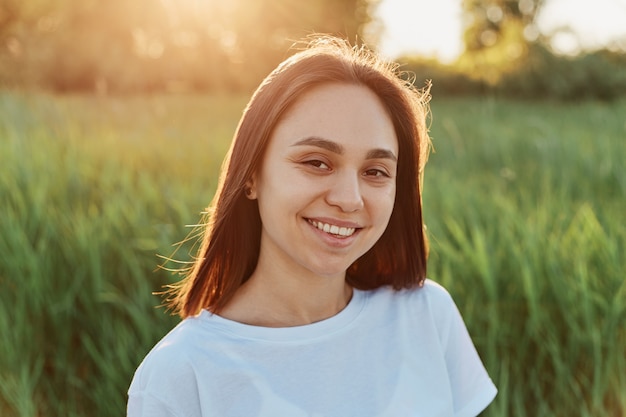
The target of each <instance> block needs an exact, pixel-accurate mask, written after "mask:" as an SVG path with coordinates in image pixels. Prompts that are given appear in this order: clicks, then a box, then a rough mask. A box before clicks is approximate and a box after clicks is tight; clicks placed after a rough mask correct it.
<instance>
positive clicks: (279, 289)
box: [219, 265, 352, 327]
mask: <svg viewBox="0 0 626 417" xmlns="http://www.w3.org/2000/svg"><path fill="white" fill-rule="evenodd" d="M351 298H352V288H351V287H350V286H349V285H348V284H347V283H346V282H345V274H344V275H341V276H335V277H320V276H315V275H312V274H301V275H293V274H290V275H286V274H285V271H282V273H280V272H279V271H275V270H274V271H272V270H271V269H269V270H266V269H264V268H263V267H262V265H258V267H257V269H256V270H255V272H254V273H253V274H252V276H251V277H250V278H249V279H248V280H247V281H246V282H245V283H244V284H243V285H242V286H241V287H240V288H239V290H238V291H237V293H235V296H234V297H233V299H232V300H231V301H230V302H229V303H228V304H227V305H226V307H224V309H223V310H222V311H220V312H219V315H220V316H222V317H224V318H226V319H229V320H234V321H237V322H240V323H244V324H250V325H254V326H262V327H293V326H302V325H306V324H311V323H315V322H318V321H321V320H325V319H327V318H330V317H332V316H334V315H336V314H337V313H339V312H340V311H341V310H343V309H344V308H345V307H346V305H347V304H348V302H349V301H350V299H351Z"/></svg>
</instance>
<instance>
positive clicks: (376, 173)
mask: <svg viewBox="0 0 626 417" xmlns="http://www.w3.org/2000/svg"><path fill="white" fill-rule="evenodd" d="M365 175H367V176H368V177H376V178H383V177H387V178H388V177H389V174H387V173H386V172H385V171H383V170H380V169H368V170H367V171H365Z"/></svg>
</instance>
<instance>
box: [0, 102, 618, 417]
mask: <svg viewBox="0 0 626 417" xmlns="http://www.w3.org/2000/svg"><path fill="white" fill-rule="evenodd" d="M244 103H245V100H244V99H243V98H240V97H189V96H187V97H176V96H165V97H142V98H124V99H122V98H103V97H100V98H98V97H81V96H65V97H53V96H47V95H26V94H20V93H10V92H4V93H0V161H1V168H0V214H1V216H2V217H1V220H0V288H1V289H2V291H0V337H1V340H2V342H1V343H0V415H2V416H19V417H32V416H57V415H64V416H88V415H101V416H119V415H123V414H124V406H125V401H126V397H125V391H126V389H127V387H128V384H129V382H130V379H131V377H132V373H133V371H134V369H135V367H136V366H137V365H138V363H139V361H140V360H141V358H142V357H143V356H144V355H145V353H146V352H147V351H148V349H149V348H150V347H151V346H152V345H153V344H154V343H155V342H156V341H157V340H158V339H159V338H160V337H161V336H162V335H163V334H164V333H166V332H167V331H168V330H169V329H170V328H171V327H172V326H173V325H174V324H175V323H176V319H174V318H172V317H170V316H169V315H168V314H167V312H165V311H164V310H163V309H157V308H155V306H157V305H158V304H159V303H160V299H159V298H158V297H156V296H153V295H151V293H152V292H153V291H158V290H159V289H160V287H161V286H162V285H164V284H166V283H169V282H172V281H173V280H176V279H178V277H176V276H171V275H170V274H168V273H166V272H164V271H161V270H158V269H157V268H156V267H157V265H158V264H159V262H160V261H159V259H158V258H157V256H156V255H157V254H163V255H169V254H170V253H171V252H172V251H173V247H172V246H171V245H172V244H173V243H176V242H178V241H180V240H182V239H184V237H185V236H186V235H187V233H188V232H189V228H186V227H185V225H186V224H193V223H194V222H196V221H197V220H198V218H199V212H200V211H201V210H202V209H203V208H204V207H205V206H206V205H207V204H208V202H209V201H210V199H211V196H212V193H213V192H214V189H215V185H216V179H217V173H218V171H219V166H220V163H221V159H222V157H223V156H224V153H225V151H226V148H227V146H228V141H229V140H230V137H231V136H232V132H233V130H234V128H235V125H236V122H237V119H238V118H239V116H240V113H241V109H242V108H243V105H244ZM432 107H433V115H434V116H433V120H432V129H431V133H432V136H433V141H434V144H435V149H436V152H435V153H434V154H433V155H432V156H431V160H430V162H429V165H428V167H427V174H426V184H425V192H424V202H425V217H426V220H427V224H428V230H429V235H430V240H431V257H430V263H429V275H430V276H431V277H432V278H433V279H435V280H436V281H439V282H441V283H442V284H444V285H445V286H446V287H447V288H448V289H449V290H450V292H451V293H452V294H453V296H454V298H455V300H456V301H457V304H458V305H459V308H460V309H461V311H462V313H463V315H464V317H465V319H466V322H467V324H468V327H469V329H470V332H471V333H472V335H473V338H474V341H475V343H476V345H477V347H478V349H479V352H480V354H481V356H482V357H483V359H484V361H485V363H486V365H487V368H488V369H489V371H490V374H491V375H492V376H493V378H494V380H495V382H496V384H497V385H498V387H499V389H500V392H499V395H498V397H497V399H496V401H495V402H494V403H493V405H492V406H491V407H490V408H489V409H488V411H487V412H486V413H485V414H486V415H489V416H546V417H547V416H572V415H576V416H578V415H579V416H600V415H602V416H622V415H624V414H626V288H625V284H624V266H625V265H624V262H625V261H624V259H625V255H626V248H625V246H626V245H625V243H626V242H625V241H626V222H625V221H624V220H625V217H624V208H626V170H625V169H624V168H625V167H624V160H625V159H626V143H625V139H626V122H625V121H624V117H623V115H624V114H626V102H625V101H620V102H615V103H612V104H607V103H601V102H583V103H574V104H563V103H539V102H525V103H524V102H508V101H502V100H497V101H496V100H479V99H469V98H468V99H456V100H441V101H439V100H435V101H434V102H433V103H432ZM187 249H189V248H188V247H187V248H185V250H183V251H181V252H179V257H182V258H183V260H185V259H188V258H185V256H186V250H187Z"/></svg>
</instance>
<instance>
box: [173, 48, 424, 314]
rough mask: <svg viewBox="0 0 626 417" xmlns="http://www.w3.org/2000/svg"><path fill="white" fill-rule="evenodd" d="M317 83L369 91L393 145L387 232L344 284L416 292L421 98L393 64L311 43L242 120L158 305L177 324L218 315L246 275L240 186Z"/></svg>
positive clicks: (253, 211) (252, 242) (263, 88)
mask: <svg viewBox="0 0 626 417" xmlns="http://www.w3.org/2000/svg"><path fill="white" fill-rule="evenodd" d="M325 83H349V84H356V85H361V86H365V87H367V88H369V89H370V90H371V91H373V92H374V93H375V94H376V95H377V96H378V98H379V99H380V101H381V102H382V103H383V105H384V107H385V108H386V110H387V112H388V114H389V117H390V118H391V120H392V121H393V126H394V128H395V133H396V137H397V140H398V168H397V169H398V171H397V177H396V178H397V183H396V197H395V203H394V208H393V212H392V214H391V218H390V220H389V224H388V226H387V229H386V230H385V232H384V233H383V235H382V236H381V238H380V239H379V240H378V242H376V244H375V245H374V246H373V247H372V248H371V249H370V250H369V251H368V252H367V253H365V254H364V255H363V256H361V257H360V258H359V259H357V260H356V261H355V262H354V263H353V264H352V265H351V266H350V267H349V269H348V271H347V274H346V279H347V282H348V283H349V284H350V285H352V286H353V287H355V288H359V289H364V290H369V289H374V288H378V287H381V286H384V285H389V286H392V287H393V288H395V289H402V288H411V287H416V286H421V285H422V284H423V282H424V279H425V276H426V260H427V256H428V247H427V241H426V237H425V234H424V225H423V221H422V203H421V186H422V178H423V169H424V165H425V164H426V160H427V158H428V153H429V150H430V139H429V137H428V132H427V126H426V117H427V113H428V101H429V98H430V96H429V91H428V90H429V89H428V87H427V88H425V89H423V90H418V89H416V88H415V87H414V86H413V83H412V80H411V79H410V78H409V77H407V76H405V74H403V73H401V72H400V71H399V70H398V66H397V65H396V64H392V63H389V62H385V61H383V60H381V59H380V58H378V57H377V56H376V55H375V54H373V53H372V52H370V51H369V50H368V49H367V48H365V47H352V46H350V45H349V43H348V42H346V41H344V40H340V39H337V38H332V37H328V36H318V37H315V38H313V40H312V41H311V42H310V43H309V44H308V45H307V47H306V48H305V49H303V50H301V51H300V52H298V53H296V54H295V55H293V56H291V57H290V58H288V59H286V60H285V61H284V62H282V63H281V64H280V65H279V66H278V67H277V68H276V69H275V70H274V71H272V73H270V74H269V75H268V76H267V77H266V78H265V79H264V80H263V82H262V83H261V85H260V86H259V87H258V88H257V90H256V91H255V92H254V94H253V96H252V98H251V100H250V102H249V103H248V105H247V107H246V109H245V111H244V113H243V116H242V118H241V120H240V122H239V125H238V127H237V130H236V132H235V135H234V138H233V142H232V144H231V147H230V149H229V151H228V154H227V156H226V159H225V161H224V165H223V167H222V172H221V175H220V180H219V184H218V188H217V192H216V194H215V196H214V198H213V201H212V203H211V205H210V207H209V209H208V211H207V213H206V214H205V216H206V223H205V225H204V226H203V227H205V230H204V237H203V241H202V245H201V247H200V249H199V252H198V254H197V258H196V260H195V263H194V264H193V266H192V267H191V268H190V269H189V270H188V271H187V275H186V277H184V278H183V279H182V280H181V281H180V282H179V283H178V284H176V285H172V286H170V287H169V290H168V294H169V297H168V298H167V300H166V302H167V303H168V304H169V307H171V308H172V309H173V311H174V312H175V313H177V314H179V315H180V316H181V317H183V318H184V317H188V316H193V315H196V314H198V313H199V312H200V311H201V310H202V309H207V310H209V311H211V312H213V313H218V312H219V311H220V310H221V309H222V308H223V307H224V306H225V305H226V304H227V303H228V301H229V300H230V299H231V298H232V296H233V295H234V293H235V292H236V291H237V289H238V288H239V287H240V286H241V285H242V284H243V283H244V282H245V281H246V280H247V279H248V278H249V277H250V275H251V274H252V272H253V271H254V269H255V267H256V264H257V260H258V257H259V247H260V240H261V219H260V216H259V210H258V206H257V202H256V201H255V200H250V199H248V198H246V196H245V188H246V182H247V181H248V180H249V179H250V178H251V177H252V176H253V174H254V173H255V172H257V171H258V169H259V168H260V166H261V163H262V160H263V156H264V153H265V150H266V149H267V145H268V141H269V139H270V137H271V134H272V132H273V130H274V128H275V127H276V125H277V123H279V121H280V120H281V117H282V116H283V115H284V114H285V112H286V111H287V110H288V109H289V108H290V106H292V105H293V103H294V102H295V101H296V100H298V98H299V97H300V96H301V95H302V94H303V93H304V92H306V91H307V90H309V89H311V88H313V87H315V86H318V85H320V84H325Z"/></svg>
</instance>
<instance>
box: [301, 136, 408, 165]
mask: <svg viewBox="0 0 626 417" xmlns="http://www.w3.org/2000/svg"><path fill="white" fill-rule="evenodd" d="M291 146H317V147H318V148H323V149H326V150H328V151H330V152H333V153H336V154H339V155H343V153H344V151H345V149H344V147H343V146H341V145H340V144H338V143H336V142H333V141H331V140H328V139H324V138H320V137H317V136H311V137H308V138H304V139H301V140H299V141H297V142H296V143H294V144H293V145H291ZM365 159H391V160H392V161H394V162H397V161H398V158H397V157H396V155H394V153H393V152H392V151H390V150H388V149H372V150H370V151H368V152H367V155H366V156H365Z"/></svg>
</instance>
